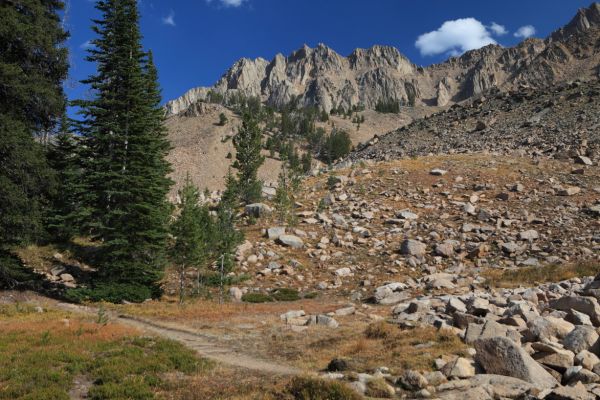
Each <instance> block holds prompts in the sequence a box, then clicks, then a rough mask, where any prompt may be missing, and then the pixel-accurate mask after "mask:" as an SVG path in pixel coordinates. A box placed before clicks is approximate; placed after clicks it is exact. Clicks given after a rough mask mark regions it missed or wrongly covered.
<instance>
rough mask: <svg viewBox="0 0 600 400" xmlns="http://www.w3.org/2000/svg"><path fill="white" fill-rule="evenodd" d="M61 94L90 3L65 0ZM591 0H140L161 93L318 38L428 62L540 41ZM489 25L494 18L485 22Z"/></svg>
mask: <svg viewBox="0 0 600 400" xmlns="http://www.w3.org/2000/svg"><path fill="white" fill-rule="evenodd" d="M67 2H68V3H69V4H68V11H67V15H66V16H67V20H66V22H67V28H68V29H69V31H70V33H71V39H70V40H69V43H68V45H69V48H70V50H71V64H72V68H71V76H70V79H69V82H68V84H67V92H68V95H69V98H70V99H75V98H79V97H81V96H84V95H85V92H86V88H85V87H84V86H82V85H81V84H80V83H78V81H79V80H80V79H82V78H84V77H86V76H88V75H89V74H90V73H92V72H93V70H94V66H93V65H92V64H90V63H87V62H86V61H84V57H85V47H86V43H87V41H88V40H90V39H91V38H93V34H92V32H91V29H90V26H91V21H90V19H91V18H92V17H94V16H97V14H96V12H95V10H94V2H93V1H91V0H67ZM590 3H591V0H585V1H583V0H568V1H567V0H469V1H467V0H463V1H458V0H453V1H450V0H418V1H417V0H412V1H407V0H170V1H168V0H140V10H141V14H142V33H143V35H144V45H145V47H146V48H150V49H152V50H153V52H154V57H155V61H156V63H157V66H158V68H159V74H160V83H161V86H162V89H163V97H164V100H165V101H166V100H170V99H173V98H175V97H178V96H180V95H181V94H183V93H184V92H185V91H186V90H188V89H190V88H192V87H196V86H209V85H212V84H213V83H214V82H215V81H216V80H217V79H218V78H219V77H220V76H221V75H222V74H223V73H224V72H225V71H226V69H227V68H228V67H229V66H230V65H231V64H233V63H234V62H235V61H236V60H237V59H239V58H241V57H250V58H255V57H263V58H266V59H271V58H272V57H273V56H274V55H275V54H277V53H279V52H281V53H283V54H284V55H287V54H289V53H290V52H292V51H293V50H296V49H298V48H299V47H301V46H302V45H303V44H304V43H306V44H308V45H309V46H311V47H314V46H316V45H317V44H318V43H325V44H326V45H328V46H329V47H331V48H333V49H334V50H336V51H337V52H338V53H340V54H342V55H348V54H350V53H351V52H352V50H353V49H354V48H357V47H370V46H372V45H374V44H383V45H392V46H395V47H397V48H398V49H399V50H400V51H401V52H402V53H403V54H405V55H406V56H408V58H410V59H411V60H412V61H413V62H414V63H416V64H420V65H429V64H432V63H436V62H440V61H443V60H444V59H446V58H447V57H448V56H449V55H451V54H460V53H461V52H463V51H464V50H465V49H469V48H474V47H478V46H481V45H484V44H487V43H490V42H492V41H494V42H496V43H499V44H501V45H503V46H512V45H514V44H516V43H518V42H519V41H520V40H522V38H523V37H525V36H529V35H533V36H534V37H540V38H544V37H546V36H547V35H548V34H549V33H550V32H552V31H553V30H555V29H556V28H558V27H560V26H562V25H564V24H566V23H567V22H568V21H569V20H570V19H571V18H572V17H573V16H574V15H575V13H576V11H577V9H578V8H580V7H587V6H589V4H590ZM494 23H495V24H494Z"/></svg>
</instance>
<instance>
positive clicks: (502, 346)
mask: <svg viewBox="0 0 600 400" xmlns="http://www.w3.org/2000/svg"><path fill="white" fill-rule="evenodd" d="M474 345H475V350H476V351H477V354H476V355H475V361H476V362H477V363H479V365H481V367H482V368H483V369H484V370H485V372H486V373H488V374H498V375H505V376H512V377H513V378H518V379H521V380H524V381H526V382H529V383H532V384H533V385H535V386H536V387H538V388H539V389H551V388H553V387H555V386H556V385H558V382H557V381H556V379H554V377H553V376H552V375H550V373H548V372H547V371H546V370H545V369H544V368H543V367H542V366H541V365H540V364H538V363H537V362H536V361H535V360H534V359H533V358H531V356H530V355H529V354H527V352H526V351H525V350H523V348H521V346H520V345H518V344H516V343H515V342H513V341H512V340H510V339H508V338H506V337H493V338H488V339H479V340H477V341H475V344H474Z"/></svg>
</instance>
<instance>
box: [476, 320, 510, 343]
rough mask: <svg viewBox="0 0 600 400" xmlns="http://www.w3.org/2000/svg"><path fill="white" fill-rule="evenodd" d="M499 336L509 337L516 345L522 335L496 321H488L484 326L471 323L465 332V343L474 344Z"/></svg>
mask: <svg viewBox="0 0 600 400" xmlns="http://www.w3.org/2000/svg"><path fill="white" fill-rule="evenodd" d="M497 336H502V337H508V338H509V339H511V340H512V341H514V342H516V343H518V342H520V340H521V335H520V334H519V332H517V331H516V330H514V329H510V328H509V327H508V326H506V325H502V324H499V323H497V322H496V321H492V320H487V321H485V323H484V324H476V323H470V324H469V325H468V326H467V330H466V332H465V342H466V343H468V344H472V343H475V341H477V340H479V339H489V338H493V337H497Z"/></svg>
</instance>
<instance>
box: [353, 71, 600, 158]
mask: <svg viewBox="0 0 600 400" xmlns="http://www.w3.org/2000/svg"><path fill="white" fill-rule="evenodd" d="M599 116H600V81H598V80H593V81H590V82H574V83H570V84H563V85H559V86H555V87H552V88H548V89H537V90H536V89H524V88H523V89H520V90H517V91H511V92H500V91H495V92H493V93H489V94H488V95H487V96H486V97H484V98H480V99H478V100H475V101H473V102H469V103H466V104H462V105H455V106H453V107H451V108H450V109H449V110H446V111H443V112H440V113H436V114H434V115H432V116H430V117H428V118H424V119H422V120H418V121H415V122H413V123H411V124H409V125H408V126H406V127H403V128H401V129H398V130H396V131H393V132H390V133H388V134H386V135H384V136H382V137H379V138H374V139H373V140H371V141H370V142H369V143H366V144H365V145H364V146H361V147H359V148H358V149H357V151H356V152H355V153H353V154H352V155H351V156H350V157H349V158H350V159H351V160H360V159H369V160H386V159H395V158H402V157H415V156H421V155H427V154H430V153H434V154H448V153H468V152H492V153H496V154H509V153H519V154H528V155H532V156H551V157H556V158H573V157H576V156H579V155H581V156H588V157H591V158H593V159H594V158H597V157H598V154H599V150H600V130H599V129H598V128H599V126H600V119H599V118H600V117H599Z"/></svg>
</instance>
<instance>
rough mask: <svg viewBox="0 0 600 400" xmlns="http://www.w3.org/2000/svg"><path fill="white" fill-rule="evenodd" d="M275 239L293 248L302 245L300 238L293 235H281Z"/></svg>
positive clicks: (298, 247) (299, 247)
mask: <svg viewBox="0 0 600 400" xmlns="http://www.w3.org/2000/svg"><path fill="white" fill-rule="evenodd" d="M277 241H278V242H279V243H280V244H282V245H284V246H287V247H291V248H294V249H301V248H302V247H304V242H303V241H302V239H300V238H299V237H298V236H295V235H281V236H279V237H278V238H277Z"/></svg>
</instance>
